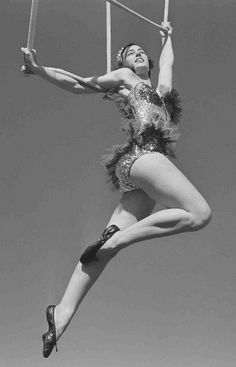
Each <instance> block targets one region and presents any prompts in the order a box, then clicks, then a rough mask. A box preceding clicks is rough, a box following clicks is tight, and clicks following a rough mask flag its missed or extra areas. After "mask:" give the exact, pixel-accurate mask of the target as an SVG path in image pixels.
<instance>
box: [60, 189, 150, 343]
mask: <svg viewBox="0 0 236 367" xmlns="http://www.w3.org/2000/svg"><path fill="white" fill-rule="evenodd" d="M154 205H155V201H154V200H152V199H151V198H150V197H149V196H148V195H147V194H145V193H144V192H143V191H142V190H135V191H132V192H129V193H126V194H124V195H123V196H122V198H121V201H120V203H119V205H118V206H117V207H116V209H115V211H114V213H113V215H112V217H111V219H110V221H109V223H108V225H110V224H116V225H117V226H118V227H119V228H120V229H121V230H124V229H125V228H127V227H128V226H130V225H132V224H134V223H136V222H137V221H139V220H141V219H142V218H144V217H146V216H148V215H149V214H150V213H151V212H152V210H153V207H154ZM113 255H114V254H110V256H106V257H103V258H101V259H99V260H98V261H92V262H91V263H89V264H87V265H86V266H84V265H82V264H81V263H80V262H79V263H78V264H77V266H76V268H75V270H74V273H73V274H72V277H71V279H70V282H69V284H68V286H67V288H66V291H65V293H64V296H63V298H62V300H61V302H60V303H59V304H58V305H57V306H56V308H55V324H56V336H57V339H59V337H60V336H61V334H62V333H63V332H64V330H65V329H66V327H67V326H68V324H69V322H70V320H71V319H72V317H73V315H74V313H75V312H76V310H77V308H78V306H79V304H80V303H81V302H82V300H83V298H84V297H85V295H86V294H87V292H88V291H89V290H90V288H91V287H92V285H93V284H94V283H95V281H96V280H97V278H98V277H99V275H100V274H101V273H102V272H103V270H104V268H105V267H106V265H107V263H108V262H109V261H110V260H111V258H112V257H113Z"/></svg>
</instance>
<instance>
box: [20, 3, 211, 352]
mask: <svg viewBox="0 0 236 367" xmlns="http://www.w3.org/2000/svg"><path fill="white" fill-rule="evenodd" d="M110 3H111V4H113V5H115V6H118V7H121V8H123V9H124V10H126V11H129V12H131V13H135V12H134V11H131V10H130V9H129V8H127V7H125V6H123V5H122V4H120V3H118V1H115V0H109V1H107V2H106V4H107V16H108V18H107V19H108V22H107V30H108V32H107V35H108V36H109V11H110V9H109V6H110ZM168 5H169V1H168V0H165V13H164V21H163V23H162V25H161V26H158V25H156V24H155V25H156V26H157V27H159V28H160V35H161V39H162V50H161V54H160V59H159V76H158V85H157V87H156V88H155V87H153V86H152V84H151V80H150V75H151V69H152V67H153V61H152V60H151V59H150V58H149V57H148V55H147V53H146V52H145V51H144V50H143V48H142V47H140V45H138V44H133V43H128V44H127V45H125V46H124V47H122V49H121V50H120V51H119V52H118V54H117V58H116V68H115V70H113V71H110V67H109V62H108V67H107V73H106V74H105V75H101V76H97V77H86V78H82V77H80V76H78V75H75V74H72V73H70V72H68V71H65V70H62V69H58V68H51V67H45V66H42V65H41V64H39V63H38V61H37V57H36V52H35V50H33V38H34V30H35V22H36V13H37V0H32V7H31V18H30V27H29V35H28V42H27V47H26V48H22V52H23V56H24V65H23V67H22V71H23V72H24V73H25V75H30V74H34V75H38V76H40V77H41V78H43V79H45V80H47V81H49V82H51V83H53V84H55V85H57V86H58V87H60V88H63V89H66V90H67V91H69V92H71V93H74V94H78V95H79V94H91V93H104V94H105V98H106V99H108V100H111V101H114V102H115V103H116V104H117V106H118V108H119V109H120V112H121V114H122V115H123V120H124V130H125V133H126V142H125V143H124V144H122V145H119V146H116V147H114V149H113V151H111V152H110V154H108V155H107V157H106V163H105V165H106V168H107V170H108V173H109V175H110V178H111V182H112V184H113V186H114V188H115V189H117V190H119V191H120V192H121V194H122V195H121V199H120V202H119V203H118V205H117V207H116V209H115V211H114V212H113V214H112V215H111V218H110V220H109V221H108V223H107V225H106V227H105V229H104V231H103V233H102V234H101V236H100V238H99V239H98V240H97V241H96V242H95V243H94V244H92V245H90V246H88V247H87V248H86V249H85V251H84V252H83V253H82V255H81V257H80V261H79V262H78V264H77V265H76V267H75V270H74V272H73V274H72V277H71V279H70V281H69V284H68V286H67V288H66V290H65V293H64V295H63V297H62V299H61V302H60V303H59V304H57V305H50V306H48V307H47V309H46V318H47V322H48V331H47V332H46V333H44V334H43V336H42V338H43V356H44V357H45V358H47V357H49V355H50V354H51V352H52V350H53V348H54V347H56V350H57V340H58V339H59V338H60V337H61V336H62V334H63V333H64V331H65V330H66V328H67V326H68V325H69V323H70V321H71V319H72V317H73V316H74V314H75V312H76V310H77V308H78V306H79V305H80V303H81V302H82V300H83V299H84V297H85V295H86V294H87V292H88V291H89V290H90V288H91V287H92V286H93V284H94V283H95V282H96V280H97V279H98V277H99V276H100V274H101V273H102V272H103V270H104V269H105V267H106V265H107V264H108V263H109V261H110V260H111V259H113V258H114V257H115V256H116V255H117V254H118V253H119V252H120V251H121V250H122V249H124V248H126V247H128V246H130V245H132V244H135V243H137V242H139V241H144V240H148V239H153V238H159V237H164V236H170V235H175V234H178V233H183V232H190V231H196V230H200V229H202V228H203V227H205V226H206V225H207V224H208V222H209V221H210V217H211V211H210V208H209V205H208V203H207V202H206V200H205V199H204V198H203V196H202V195H201V194H200V193H199V192H198V191H197V189H196V188H195V187H194V186H193V185H192V184H191V183H190V182H189V180H188V179H187V178H186V177H185V176H184V175H183V174H182V173H181V172H180V171H179V170H178V169H177V168H176V167H175V165H174V164H173V163H172V162H171V161H170V160H169V158H168V157H173V156H174V150H175V146H176V142H177V139H178V133H177V129H176V124H177V123H178V120H179V118H180V113H181V107H180V104H179V97H178V93H177V92H176V90H175V89H173V87H172V67H173V63H174V53H173V47H172V40H171V35H172V31H173V29H172V27H171V25H170V23H169V22H168ZM135 15H137V16H139V17H141V16H140V15H139V14H137V13H135ZM142 18H144V17H142ZM144 20H146V21H149V20H147V19H146V18H145V19H144ZM149 22H150V21H149ZM151 23H153V22H151ZM108 39H109V37H108ZM107 49H108V50H109V42H108V48H107ZM108 59H109V51H108ZM157 202H159V203H161V204H162V206H163V207H164V208H165V209H163V210H160V211H156V212H153V209H154V207H155V204H156V203H157Z"/></svg>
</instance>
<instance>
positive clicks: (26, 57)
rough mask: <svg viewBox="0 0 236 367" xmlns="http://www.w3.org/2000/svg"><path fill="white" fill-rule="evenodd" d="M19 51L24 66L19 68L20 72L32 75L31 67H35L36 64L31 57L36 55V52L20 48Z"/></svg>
mask: <svg viewBox="0 0 236 367" xmlns="http://www.w3.org/2000/svg"><path fill="white" fill-rule="evenodd" d="M21 51H22V53H23V61H24V65H23V66H22V68H21V72H22V73H24V74H34V72H33V67H35V66H36V62H35V58H34V56H33V55H36V51H35V50H32V51H31V50H29V49H28V48H25V47H21Z"/></svg>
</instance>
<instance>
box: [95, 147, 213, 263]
mask: <svg viewBox="0 0 236 367" xmlns="http://www.w3.org/2000/svg"><path fill="white" fill-rule="evenodd" d="M130 175H131V178H132V180H133V181H134V182H135V183H136V184H137V185H138V186H139V187H141V188H142V189H143V190H144V191H145V192H146V193H147V194H148V195H149V196H150V197H151V198H153V200H156V201H158V202H159V203H161V204H162V205H163V206H164V207H166V208H168V209H164V210H161V211H159V212H156V213H153V214H151V215H149V216H147V217H145V218H144V219H142V220H140V221H138V222H137V223H134V224H133V225H131V226H129V227H128V228H126V229H125V230H124V231H121V232H117V233H116V234H115V235H114V237H112V238H111V239H110V240H108V241H107V242H106V243H105V244H104V246H103V247H102V248H101V249H100V251H99V252H98V256H100V257H104V256H105V254H106V253H107V254H109V251H110V252H112V251H114V250H115V249H116V250H118V251H119V250H121V249H123V248H125V247H127V246H130V245H131V244H133V243H136V242H139V241H143V240H147V239H152V238H158V237H164V236H170V235H173V234H176V233H181V232H187V231H194V230H199V229H201V228H203V227H204V226H205V225H206V224H207V223H208V222H209V220H210V215H211V213H210V208H209V206H208V204H207V202H206V201H205V199H204V198H203V197H202V195H201V194H200V193H199V192H198V191H197V190H196V189H195V188H194V186H193V185H192V184H191V183H190V182H189V181H188V180H187V178H186V177H185V176H184V175H183V174H182V173H181V172H180V171H179V170H178V169H177V168H176V167H175V166H174V165H173V164H172V163H171V162H170V161H169V159H167V158H166V157H165V156H163V155H162V154H160V153H154V154H146V155H144V156H142V157H140V158H139V159H138V160H137V161H136V162H135V163H134V164H133V166H132V168H131V172H130Z"/></svg>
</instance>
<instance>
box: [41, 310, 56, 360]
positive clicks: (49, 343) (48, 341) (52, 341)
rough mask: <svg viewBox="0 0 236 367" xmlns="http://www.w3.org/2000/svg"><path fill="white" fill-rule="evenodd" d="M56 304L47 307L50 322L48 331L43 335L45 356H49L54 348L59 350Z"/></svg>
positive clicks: (47, 316)
mask: <svg viewBox="0 0 236 367" xmlns="http://www.w3.org/2000/svg"><path fill="white" fill-rule="evenodd" d="M55 307H56V306H54V305H50V306H48V307H47V309H46V318H47V322H48V331H47V332H46V333H44V334H43V335H42V339H43V356H44V358H48V357H49V356H50V354H51V352H52V350H53V348H54V346H55V347H56V351H57V352H58V350H57V338H56V326H55V320H54V310H55Z"/></svg>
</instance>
